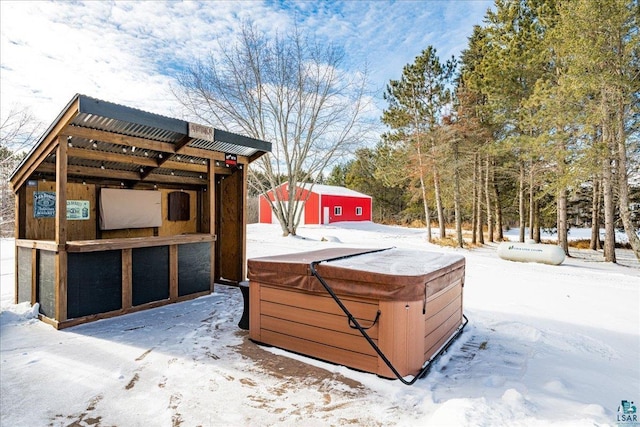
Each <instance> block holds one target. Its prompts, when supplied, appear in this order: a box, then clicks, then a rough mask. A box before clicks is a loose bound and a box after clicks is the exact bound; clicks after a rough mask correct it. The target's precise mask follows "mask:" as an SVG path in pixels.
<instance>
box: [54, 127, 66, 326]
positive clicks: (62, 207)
mask: <svg viewBox="0 0 640 427" xmlns="http://www.w3.org/2000/svg"><path fill="white" fill-rule="evenodd" d="M67 148H68V147H67V141H66V139H62V138H60V137H58V144H57V150H56V218H55V227H56V232H55V242H56V245H57V246H58V248H59V250H58V252H56V257H55V283H54V286H55V320H57V321H58V322H63V321H65V320H67V253H66V252H65V250H64V246H65V245H66V243H67Z"/></svg>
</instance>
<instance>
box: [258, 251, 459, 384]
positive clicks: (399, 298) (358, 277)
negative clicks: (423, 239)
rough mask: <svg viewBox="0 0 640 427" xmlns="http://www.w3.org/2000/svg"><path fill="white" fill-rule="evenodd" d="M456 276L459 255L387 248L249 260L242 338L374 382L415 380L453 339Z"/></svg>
mask: <svg viewBox="0 0 640 427" xmlns="http://www.w3.org/2000/svg"><path fill="white" fill-rule="evenodd" d="M318 261H322V262H320V263H316V264H314V265H313V267H312V263H314V262H318ZM464 269H465V260H464V257H462V256H460V255H455V254H441V253H434V252H426V251H419V250H405V249H396V248H390V249H385V250H371V249H362V248H359V249H356V248H332V249H323V250H318V251H311V252H302V253H294V254H287V255H277V256H269V257H262V258H253V259H249V260H248V278H249V282H250V286H249V288H250V289H249V293H250V297H249V300H250V308H249V310H250V315H249V337H250V339H251V340H253V341H255V342H258V343H263V344H268V345H272V346H275V347H280V348H283V349H286V350H290V351H293V352H296V353H300V354H304V355H307V356H311V357H314V358H318V359H322V360H326V361H329V362H333V363H336V364H340V365H344V366H348V367H351V368H354V369H358V370H362V371H366V372H371V373H375V374H377V375H379V376H381V377H386V378H395V377H400V376H401V377H404V376H407V375H414V376H415V375H417V374H419V373H420V372H421V371H422V368H423V366H424V365H425V363H426V362H428V361H429V360H430V359H431V358H432V357H433V356H434V355H436V354H437V353H438V352H439V351H440V350H441V349H442V348H443V346H445V345H447V344H448V343H449V341H451V339H452V338H453V336H454V335H456V334H457V333H458V332H459V331H460V330H461V325H463V313H462V290H463V285H464ZM313 270H315V271H316V272H317V275H318V276H319V277H320V278H318V277H316V276H314V275H313ZM322 281H324V282H325V284H326V285H327V286H328V288H329V289H327V288H326V287H325V285H323V283H322ZM330 292H332V293H334V295H335V297H336V299H337V300H338V301H336V300H335V299H334V297H332V296H331V294H330ZM341 305H342V307H341ZM345 310H346V312H345ZM347 313H349V314H351V315H352V318H350V317H349V316H348V315H347ZM356 323H357V324H358V325H359V326H360V328H361V329H358V328H357V325H356ZM362 330H364V331H365V334H363V332H362ZM365 335H366V336H365ZM372 342H373V344H374V345H372ZM376 346H377V347H378V349H379V351H376V349H375V347H376ZM380 353H382V355H381V354H380ZM385 358H386V359H387V361H385V360H384V359H385ZM387 362H389V363H390V364H391V365H392V366H393V367H394V369H395V370H396V372H395V373H394V372H393V370H392V369H391V368H390V367H389V366H388V363H387Z"/></svg>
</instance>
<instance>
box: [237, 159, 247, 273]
mask: <svg viewBox="0 0 640 427" xmlns="http://www.w3.org/2000/svg"><path fill="white" fill-rule="evenodd" d="M244 167H248V165H245V166H244ZM241 173H242V194H241V195H240V202H239V203H240V208H241V209H242V228H241V230H242V236H241V238H240V239H241V243H240V244H241V245H242V249H241V251H240V252H241V253H242V267H241V272H240V275H241V277H242V280H245V279H246V278H247V262H246V261H247V203H246V202H245V200H247V181H248V179H247V176H248V171H247V170H246V169H244V168H243V169H241Z"/></svg>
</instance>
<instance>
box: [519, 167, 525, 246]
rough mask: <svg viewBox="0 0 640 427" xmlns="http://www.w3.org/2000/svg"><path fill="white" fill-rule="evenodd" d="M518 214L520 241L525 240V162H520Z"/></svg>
mask: <svg viewBox="0 0 640 427" xmlns="http://www.w3.org/2000/svg"><path fill="white" fill-rule="evenodd" d="M518 216H519V219H520V236H519V237H520V238H519V241H520V242H524V227H525V220H524V163H522V162H520V187H519V188H518Z"/></svg>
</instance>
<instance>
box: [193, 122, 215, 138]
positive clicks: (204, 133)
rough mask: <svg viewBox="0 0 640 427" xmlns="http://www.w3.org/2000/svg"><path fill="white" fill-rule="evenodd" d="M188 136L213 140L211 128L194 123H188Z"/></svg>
mask: <svg viewBox="0 0 640 427" xmlns="http://www.w3.org/2000/svg"><path fill="white" fill-rule="evenodd" d="M189 137H191V138H194V139H204V140H205V141H210V142H214V138H213V128H210V127H209V126H203V125H199V124H196V123H191V122H190V123H189Z"/></svg>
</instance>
